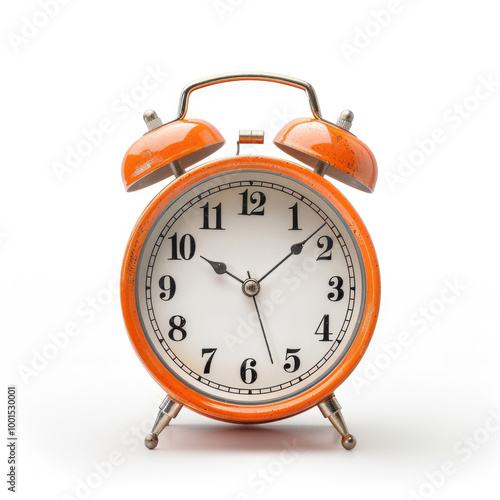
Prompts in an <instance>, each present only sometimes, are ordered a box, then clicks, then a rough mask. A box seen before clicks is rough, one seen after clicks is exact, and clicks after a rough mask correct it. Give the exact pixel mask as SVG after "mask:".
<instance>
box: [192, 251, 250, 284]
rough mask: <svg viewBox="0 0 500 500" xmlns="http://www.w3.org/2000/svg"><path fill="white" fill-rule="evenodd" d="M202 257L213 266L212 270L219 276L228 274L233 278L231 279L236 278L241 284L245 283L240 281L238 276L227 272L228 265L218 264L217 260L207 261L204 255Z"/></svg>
mask: <svg viewBox="0 0 500 500" xmlns="http://www.w3.org/2000/svg"><path fill="white" fill-rule="evenodd" d="M200 257H201V258H202V259H203V260H206V261H207V262H208V263H209V264H210V265H211V266H212V269H213V270H214V271H215V272H216V273H217V274H227V275H228V276H231V278H234V279H235V280H236V281H239V282H240V283H243V280H240V278H238V277H237V276H235V275H234V274H231V273H230V272H229V271H228V270H227V266H226V264H224V262H216V261H215V260H209V259H207V258H206V257H203V255H200Z"/></svg>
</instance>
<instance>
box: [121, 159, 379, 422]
mask: <svg viewBox="0 0 500 500" xmlns="http://www.w3.org/2000/svg"><path fill="white" fill-rule="evenodd" d="M235 169H247V170H252V169H266V170H270V171H273V172H278V173H283V174H286V175H288V176H290V177H293V178H294V179H297V180H298V181H300V182H302V183H304V184H305V185H307V186H311V187H313V188H314V189H315V190H316V191H317V192H318V193H319V194H321V195H322V196H323V197H324V198H326V199H327V200H328V201H329V202H330V203H331V204H332V205H333V206H334V207H335V208H336V209H337V210H338V212H339V213H340V214H341V216H342V217H343V218H344V219H345V220H346V222H347V224H348V226H349V227H350V229H351V230H352V233H353V235H354V238H355V239H356V241H357V244H358V246H359V249H360V252H361V256H362V259H363V263H364V267H365V274H366V306H365V310H364V314H363V318H362V320H361V322H360V326H359V330H358V333H357V336H356V338H355V340H354V342H353V344H352V346H351V348H350V349H349V351H348V352H347V354H346V356H345V357H344V359H343V360H342V362H341V363H340V364H339V366H337V367H336V368H335V370H333V371H332V372H331V373H330V374H329V375H328V376H327V377H326V378H324V379H323V380H322V381H320V382H319V383H318V384H317V385H315V386H314V387H312V388H310V389H308V390H306V391H304V392H302V393H301V394H299V395H296V396H293V397H291V398H289V399H287V400H285V401H281V402H275V403H272V404H266V405H256V406H254V405H251V406H244V405H237V404H229V403H224V402H221V401H218V400H215V399H212V398H210V397H209V396H206V395H203V394H199V393H197V392H195V391H194V390H193V389H191V388H190V387H188V386H186V385H185V384H183V383H182V382H180V381H179V380H178V379H176V378H175V377H174V376H173V375H172V374H171V373H170V372H169V371H168V370H167V369H166V368H165V366H164V365H163V364H162V363H161V361H160V360H159V359H158V358H157V357H156V355H155V353H154V351H153V350H152V349H151V347H150V345H149V343H148V341H147V339H146V337H145V335H144V333H143V330H142V328H141V324H140V319H139V315H138V312H137V306H136V300H135V297H136V294H135V279H136V272H137V264H138V260H139V256H140V253H141V249H142V247H143V245H144V243H145V239H146V237H147V234H148V231H149V230H150V229H151V228H152V226H153V225H154V223H155V222H156V220H157V219H158V217H159V216H160V215H161V213H162V211H163V210H164V209H165V207H166V206H167V205H168V204H169V203H170V202H171V201H172V200H174V199H175V198H176V197H177V196H178V195H179V194H181V193H182V192H183V191H184V190H186V189H188V188H189V187H191V186H193V185H194V184H196V183H198V182H200V181H203V180H204V179H206V178H207V177H209V176H212V175H215V174H219V173H224V172H228V171H231V170H235ZM121 301H122V308H123V314H124V318H125V323H126V326H127V329H128V332H129V336H130V339H131V342H132V344H133V346H134V348H135V350H136V352H137V354H138V356H139V358H140V359H141V360H142V362H143V363H144V365H145V367H146V368H147V370H148V371H149V373H150V374H151V375H152V377H153V378H154V379H155V380H156V381H157V382H158V383H159V384H160V385H161V386H162V387H163V389H164V390H165V391H166V392H167V393H168V394H169V396H170V397H171V398H172V399H174V400H175V401H178V402H179V403H182V404H184V405H186V406H188V407H189V408H191V409H192V410H194V411H196V412H198V413H201V414H203V415H207V416H209V417H212V418H215V419H218V420H223V421H226V422H233V423H262V422H268V421H273V420H279V419H283V418H286V417H289V416H292V415H295V414H297V413H300V412H302V411H305V410H307V409H309V408H311V407H312V406H314V405H317V404H318V403H320V402H321V401H324V400H325V399H327V398H329V397H330V396H331V395H332V393H333V392H334V390H335V389H336V388H337V387H338V386H339V385H340V384H341V383H342V382H343V381H344V380H345V379H346V378H347V377H348V376H349V374H350V373H351V372H352V371H353V370H354V368H355V367H356V365H357V364H358V362H359V361H360V359H361V357H362V356H363V354H364V353H365V351H366V349H367V347H368V344H369V342H370V339H371V337H372V334H373V330H374V328H375V324H376V321H377V316H378V310H379V304H380V277H379V268H378V262H377V257H376V254H375V250H374V248H373V243H372V241H371V239H370V236H369V234H368V231H367V230H366V227H365V226H364V224H363V222H362V221H361V219H360V217H359V215H358V214H357V213H356V211H355V210H354V208H353V207H352V206H351V205H350V203H349V202H348V201H347V200H346V199H345V198H344V196H342V194H341V193H340V192H339V191H338V190H337V189H336V188H335V187H334V186H332V185H331V183H330V182H328V181H327V180H326V179H324V178H322V177H321V176H319V175H318V174H316V173H314V172H312V171H310V170H309V169H306V168H304V167H301V166H299V165H296V164H294V163H290V162H287V161H284V160H280V159H276V158H266V157H254V156H249V157H232V158H226V159H222V160H218V161H214V162H212V163H207V164H205V165H201V166H199V167H196V168H194V169H192V170H191V171H189V172H187V173H186V174H185V175H183V176H181V177H179V178H177V179H175V180H174V181H173V182H172V183H171V184H169V185H168V186H167V187H166V188H165V189H164V190H163V191H161V192H160V193H159V194H158V196H156V198H154V200H153V201H152V202H151V203H150V205H149V206H148V207H147V208H146V210H145V211H144V213H143V214H142V215H141V217H140V218H139V220H138V222H137V224H136V226H135V228H134V230H133V232H132V235H131V237H130V240H129V243H128V247H127V250H126V253H125V258H124V262H123V267H122V275H121Z"/></svg>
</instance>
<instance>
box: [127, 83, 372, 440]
mask: <svg viewBox="0 0 500 500" xmlns="http://www.w3.org/2000/svg"><path fill="white" fill-rule="evenodd" d="M237 80H260V81H266V82H274V83H279V84H285V85H290V86H293V87H297V88H300V89H303V90H304V91H305V92H306V93H307V95H308V98H309V103H310V106H311V110H312V114H313V117H312V118H298V119H295V120H293V121H291V122H290V123H288V124H287V125H285V126H284V127H283V128H282V129H281V130H280V131H279V132H278V134H277V136H276V137H275V139H274V141H273V142H274V144H275V145H276V146H277V147H278V148H280V149H281V150H282V151H284V152H285V153H288V154H289V155H290V156H292V157H293V158H295V159H296V160H298V161H299V162H300V164H298V163H293V162H290V161H284V160H282V159H278V158H271V157H265V156H243V155H242V156H240V155H239V149H240V148H239V144H240V143H241V144H244V143H253V144H258V143H262V142H263V139H264V137H263V135H264V134H263V132H262V131H255V130H253V131H252V130H247V131H240V140H239V142H238V154H237V155H236V156H232V157H229V158H224V159H219V160H216V161H213V162H209V163H204V164H201V165H195V164H197V163H199V162H200V161H201V160H203V159H204V158H206V157H207V156H209V155H210V154H212V153H214V152H215V151H217V150H218V149H219V148H220V147H222V146H223V145H224V143H225V141H224V139H223V137H222V135H221V134H220V132H219V131H218V130H217V129H216V128H215V127H214V126H213V125H211V124H210V123H207V122H206V121H203V120H198V119H186V118H185V116H186V113H187V108H188V102H189V96H190V94H191V93H192V92H193V91H194V90H197V89H200V88H203V87H206V86H209V85H214V84H220V83H224V82H231V81H237ZM144 119H145V121H146V124H147V126H148V129H149V131H148V132H147V133H146V134H145V135H144V136H143V137H141V138H140V139H139V140H138V141H137V142H136V143H135V144H133V145H132V147H131V148H130V149H129V150H128V152H127V153H126V155H125V158H124V160H123V166H122V174H123V182H124V185H125V188H126V190H127V191H135V190H138V189H142V188H144V187H147V186H149V185H151V184H153V183H156V182H159V181H162V180H164V179H167V178H169V177H172V176H174V177H175V178H173V179H172V180H171V181H170V182H169V183H168V184H167V186H166V187H165V188H164V189H163V190H162V191H161V192H160V193H159V194H158V195H157V196H156V197H155V198H154V199H153V201H152V202H151V203H150V204H149V206H148V207H147V208H146V210H145V211H144V213H143V214H142V215H141V217H140V218H139V220H138V222H137V224H136V226H135V228H134V230H133V231H132V235H131V237H130V240H129V243H128V246H127V250H126V253H125V258H124V262H123V268H122V275H121V302H122V308H123V314H124V318H125V323H126V326H127V329H128V333H129V336H130V339H131V341H132V344H133V346H134V348H135V350H136V352H137V354H138V356H139V358H140V359H141V361H142V362H143V364H144V365H145V367H146V369H147V370H148V371H149V373H150V374H151V376H152V377H153V378H154V379H155V380H156V381H157V382H158V383H159V384H160V386H161V387H162V388H163V389H164V390H165V391H166V393H167V397H166V398H165V400H164V401H163V403H162V404H161V405H160V412H159V414H158V418H157V420H156V422H155V424H154V426H153V429H152V432H151V434H150V435H149V436H147V437H146V439H145V444H146V446H147V447H148V448H150V449H153V448H155V447H156V445H157V444H158V435H159V434H160V432H161V431H162V430H163V429H164V428H165V427H166V426H167V425H168V424H169V423H170V421H171V419H172V418H174V417H176V416H177V414H178V412H179V410H180V409H181V408H182V407H183V406H186V407H188V408H190V409H191V410H193V411H195V412H198V413H200V414H202V415H206V416H208V417H212V418H214V419H218V420H222V421H225V422H232V423H264V422H271V421H275V420H279V419H283V418H286V417H290V416H292V415H296V414H298V413H300V412H303V411H305V410H308V409H309V408H312V407H313V406H318V407H319V409H320V410H321V412H322V413H323V415H324V416H325V417H327V418H329V420H330V421H331V422H332V424H333V425H334V426H335V428H336V429H337V430H338V431H339V433H340V434H341V436H342V445H343V446H344V448H346V449H352V448H353V447H354V446H355V445H356V440H355V438H354V437H353V436H352V435H351V434H350V433H349V431H348V429H347V426H346V424H345V422H344V419H343V416H342V413H341V407H340V405H339V403H338V401H337V399H336V398H335V396H334V391H335V389H336V388H337V387H338V386H339V385H340V384H341V383H342V382H343V381H344V380H345V379H346V378H347V377H348V376H349V374H350V373H351V372H352V371H353V370H354V368H355V367H356V365H357V364H358V362H359V361H360V359H361V357H362V356H363V354H364V352H365V351H366V349H367V347H368V344H369V342H370V339H371V337H372V334H373V331H374V328H375V324H376V321H377V315H378V310H379V303H380V277H379V269H378V263H377V257H376V254H375V250H374V248H373V243H372V241H371V239H370V236H369V234H368V231H367V230H366V227H365V225H364V224H363V222H362V221H361V219H360V217H359V215H358V214H357V213H356V211H355V210H354V208H353V207H352V206H351V205H350V204H349V202H348V201H347V200H346V199H345V198H344V196H343V195H342V194H341V193H340V192H339V191H338V190H337V188H336V187H334V186H333V185H332V184H331V182H330V181H329V180H328V179H327V177H330V178H333V179H335V180H338V181H341V182H343V183H346V184H348V185H350V186H352V187H354V188H357V189H360V190H362V191H365V192H372V191H373V189H374V186H375V183H376V179H377V164H376V161H375V158H374V156H373V154H372V152H371V151H370V150H369V149H368V147H367V146H366V145H365V144H364V143H362V142H361V141H360V140H359V139H357V138H356V137H355V136H354V135H353V134H352V133H350V132H349V129H350V127H351V124H352V120H353V114H352V112H350V111H344V112H343V113H342V114H341V115H340V118H339V119H338V120H337V122H336V124H333V123H331V122H328V121H326V120H324V119H323V118H322V117H321V112H320V108H319V104H318V101H317V97H316V94H315V91H314V89H313V87H312V86H311V85H310V84H308V83H307V82H304V81H302V80H297V79H295V78H290V77H286V76H281V75H274V74H267V73H253V74H252V73H248V74H229V75H222V76H217V77H213V78H209V79H204V80H200V81H197V82H194V83H192V84H190V85H189V86H187V87H186V88H185V89H184V91H183V92H182V94H181V100H180V106H179V116H178V117H177V119H175V120H174V121H171V122H169V123H166V124H163V123H162V121H161V120H160V118H158V116H157V114H156V113H155V112H154V111H151V110H150V111H146V113H145V114H144Z"/></svg>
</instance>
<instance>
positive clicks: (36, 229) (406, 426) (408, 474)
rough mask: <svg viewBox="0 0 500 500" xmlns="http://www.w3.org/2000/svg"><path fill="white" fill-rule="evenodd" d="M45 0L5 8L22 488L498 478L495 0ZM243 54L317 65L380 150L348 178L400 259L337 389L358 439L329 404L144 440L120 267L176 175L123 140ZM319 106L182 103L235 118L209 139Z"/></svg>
mask: <svg viewBox="0 0 500 500" xmlns="http://www.w3.org/2000/svg"><path fill="white" fill-rule="evenodd" d="M59 1H60V2H61V0H59ZM42 3H43V1H42V0H40V1H35V0H29V1H27V0H24V1H22V2H9V3H8V5H5V6H4V7H3V12H2V16H1V21H0V23H1V31H2V44H1V47H0V51H1V58H2V59H1V60H2V79H1V86H2V91H1V110H2V122H1V126H2V133H1V137H2V167H1V168H2V182H1V186H0V189H1V194H0V203H1V211H0V235H1V238H0V262H1V264H0V265H1V283H2V287H1V298H0V300H1V304H2V314H1V321H2V326H1V334H2V349H1V351H2V386H3V387H2V394H3V396H2V398H3V401H2V406H1V407H2V408H3V410H2V412H1V413H2V421H1V422H2V424H1V425H2V432H1V433H0V434H1V435H2V436H5V434H6V420H5V413H6V392H7V385H8V384H15V385H17V391H18V400H19V403H18V415H19V417H18V435H19V441H18V449H17V452H18V484H17V490H18V493H17V494H18V497H19V498H23V499H28V498H35V497H36V498H40V499H49V498H50V499H68V498H118V496H120V498H138V497H139V495H140V496H141V498H148V497H152V495H159V496H166V495H171V496H172V498H174V496H175V498H200V497H203V498H206V499H224V500H233V499H238V498H239V499H243V498H257V499H260V498H273V499H274V498H282V499H288V498H301V497H304V496H306V495H307V496H308V497H311V498H312V497H318V496H320V495H329V496H335V497H338V498H367V497H368V496H369V497H370V498H372V499H384V500H387V499H407V498H413V499H414V498H442V499H454V500H455V499H466V498H471V497H475V498H480V497H488V498H493V497H497V496H498V495H499V491H500V483H499V475H498V469H499V465H500V459H499V451H500V432H499V430H500V422H499V420H500V417H499V416H498V414H499V406H500V394H499V390H498V381H499V378H500V367H499V363H498V351H499V348H500V342H499V329H498V324H497V318H498V308H499V305H498V301H499V293H498V279H499V266H498V222H497V217H498V203H497V199H498V183H499V181H500V176H499V174H498V168H499V164H498V163H499V161H498V147H497V144H498V137H499V126H498V120H499V118H498V117H499V115H500V113H499V112H500V99H499V94H500V83H499V82H500V68H499V67H498V66H499V65H498V47H499V44H500V32H499V30H498V11H497V12H495V10H494V8H495V4H494V3H493V2H491V1H489V0H476V1H474V2H472V1H464V2H453V1H451V0H445V1H440V2H431V1H430V0H420V1H417V0H414V1H409V0H401V1H400V2H398V1H397V0H392V1H390V0H377V1H363V2H360V1H358V2H339V1H332V0H329V1H319V0H309V1H308V2H298V1H295V0H294V1H290V0H288V1H272V2H271V1H265V0H253V1H250V0H221V1H219V2H214V1H213V0H205V1H201V0H200V1H191V2H189V1H185V2H181V1H178V2H165V1H159V0H157V1H153V0H142V1H141V2H119V1H117V0H114V1H107V2H98V1H97V0H88V1H86V2H83V1H77V0H73V1H67V2H66V4H65V5H62V2H61V3H58V2H56V3H54V1H49V0H46V4H47V5H48V6H47V7H45V9H46V10H48V11H50V17H49V16H48V15H46V14H43V12H44V11H43V9H42V7H41V4H42ZM54 5H55V7H54ZM33 23H34V24H33ZM366 33H368V35H367V34H366ZM245 70H250V71H270V72H276V73H283V74H288V75H292V76H295V77H298V78H302V79H305V80H307V81H309V82H311V83H312V84H313V85H314V86H315V88H316V91H317V93H318V97H319V100H320V104H321V107H322V111H323V115H324V116H325V118H327V119H330V120H335V119H336V117H337V115H338V113H339V112H340V111H341V110H342V109H344V108H350V109H352V110H353V111H354V113H355V115H356V119H355V122H354V126H353V129H352V131H353V132H354V133H355V134H356V135H357V136H358V137H359V138H360V139H361V140H363V141H364V142H366V143H367V144H368V146H369V147H371V149H372V150H373V152H374V154H375V156H376V158H377V160H378V163H379V168H380V175H379V182H378V185H377V188H376V190H375V193H374V194H373V195H367V194H365V193H361V192H357V191H355V190H354V189H352V188H349V187H346V186H342V185H338V184H337V186H338V187H340V189H341V190H342V192H343V193H344V194H345V195H346V196H347V198H348V199H349V200H350V201H351V202H352V203H353V204H354V206H355V207H356V208H357V210H358V211H359V213H360V214H361V216H362V217H363V219H364V221H365V223H366V224H367V226H368V228H369V230H370V233H371V235H372V238H373V240H374V242H375V245H376V248H377V251H378V256H379V260H380V266H381V272H382V280H383V296H382V308H381V315H380V320H379V323H378V326H377V329H376V332H375V336H374V339H373V342H372V344H371V346H370V348H369V350H368V352H367V354H366V357H365V358H364V359H363V361H362V363H361V364H360V365H359V366H358V368H357V370H356V371H355V374H354V377H353V378H352V379H351V380H348V381H347V382H346V383H345V384H344V385H343V386H342V387H340V388H339V389H338V391H337V396H338V398H339V400H340V402H341V404H342V405H343V407H344V416H345V418H346V420H347V423H348V425H349V427H350V429H351V430H352V432H353V434H355V435H356V436H357V438H358V446H357V448H356V449H355V450H354V451H353V452H346V451H344V450H343V449H342V448H341V446H340V443H339V439H338V435H337V434H336V432H335V430H334V429H333V427H331V425H330V424H329V423H328V422H327V421H325V420H324V419H323V417H322V416H321V415H320V413H319V411H318V410H316V409H314V408H313V409H311V410H310V411H308V412H306V413H305V414H302V415H300V416H298V417H295V418H292V419H289V420H286V421H283V422H281V423H275V424H271V425H265V426H262V427H255V426H254V427H250V428H249V427H238V426H233V425H230V424H222V423H218V422H215V421H212V420H209V419H207V418H204V417H202V416H199V415H197V414H194V413H193V412H191V411H189V410H188V409H184V410H182V412H181V413H180V415H179V417H178V418H177V420H175V421H174V422H173V423H172V426H171V427H170V428H169V429H167V431H168V432H165V433H164V434H163V435H162V436H161V442H160V446H159V448H158V449H157V450H156V451H154V452H150V451H148V450H146V449H145V448H143V446H142V444H141V441H142V438H143V436H144V435H145V434H146V433H147V432H148V431H149V426H150V424H151V419H152V416H153V415H154V414H156V408H157V405H158V404H159V403H160V401H161V400H162V398H163V394H162V391H161V389H160V388H159V387H158V386H157V385H156V383H155V382H154V381H153V380H152V379H151V378H150V377H149V375H148V374H147V373H146V371H145V370H144V369H143V368H142V366H141V363H140V362H139V360H138V358H137V357H136V355H135V354H134V352H133V349H132V347H131V346H130V344H129V341H128V338H127V334H126V332H125V328H124V325H123V321H122V318H121V310H120V305H119V299H118V294H117V288H116V287H117V279H116V276H117V273H118V272H119V269H120V265H121V259H122V255H123V252H124V249H125V245H126V242H127V238H128V235H129V234H130V231H131V230H132V227H133V225H134V223H135V220H136V219H137V218H138V217H139V215H140V213H141V211H142V210H143V208H144V207H145V206H146V204H147V203H148V202H149V200H150V199H151V198H152V197H153V196H154V195H155V194H156V193H157V192H158V191H159V190H160V189H161V187H162V186H163V185H164V183H162V185H155V186H153V187H151V188H148V189H145V190H144V191H140V192H137V193H131V194H127V193H125V191H124V189H123V186H122V183H121V178H120V166H121V161H122V158H123V155H124V153H125V151H126V150H127V149H128V147H129V146H130V145H131V144H132V143H133V142H134V141H135V140H136V139H138V138H139V137H140V136H141V135H142V134H143V133H144V132H145V127H144V124H143V122H142V113H143V111H144V110H145V109H148V108H154V109H155V110H157V112H158V113H159V114H160V116H161V117H162V118H163V119H164V121H169V120H171V119H173V118H174V117H175V114H176V109H177V103H178V98H179V94H180V91H181V89H182V87H183V86H184V85H185V84H187V83H188V82H190V81H192V80H194V79H198V78H201V77H205V76H209V75H212V74H217V73H223V72H229V71H245ZM151 71H153V72H155V74H156V80H153V79H151V78H147V77H146V75H148V72H151ZM145 78H146V80H145ZM484 82H489V83H487V84H485V83H484ZM144 84H146V86H147V87H148V88H147V89H145V87H144ZM309 113H310V111H309V110H308V106H307V100H306V98H305V95H304V94H303V93H302V92H301V91H299V90H296V89H291V88H285V87H282V86H277V85H272V84H265V83H241V84H226V85H221V86H218V87H212V88H210V89H206V90H202V91H199V92H197V93H195V94H194V96H193V98H192V101H191V106H190V110H189V114H188V116H190V117H193V118H194V117H196V118H203V119H206V120H208V121H210V122H212V123H213V124H214V125H215V126H216V127H217V128H218V129H219V130H220V131H221V132H222V133H223V135H224V136H225V137H226V139H227V141H228V142H227V146H226V147H225V148H223V149H222V150H221V151H220V152H218V153H217V154H216V156H217V155H218V156H228V155H232V154H234V149H235V140H236V137H237V131H238V129H250V128H261V129H266V130H267V131H268V134H267V145H266V146H264V147H263V148H260V149H259V151H262V152H264V153H266V154H270V155H277V154H278V153H277V150H276V148H274V147H273V146H272V138H273V136H272V134H273V132H276V131H277V129H278V128H279V127H281V126H282V125H283V124H284V123H286V122H287V121H288V120H291V119H292V118H294V117H298V116H309ZM103 120H104V122H103ZM103 124H104V128H105V132H104V133H101V134H97V133H95V129H96V128H98V127H102V126H103ZM92 131H94V135H92ZM86 134H87V135H89V134H90V135H91V136H92V137H93V140H94V142H95V144H90V147H89V144H87V149H85V144H84V142H85V141H86V140H87V139H86ZM436 138H437V140H436ZM82 144H83V146H82ZM419 144H420V146H419ZM78 147H80V149H82V148H83V149H82V150H84V151H85V157H83V158H81V159H80V161H79V162H77V161H73V164H72V165H71V166H69V167H68V169H67V171H64V170H63V171H62V172H63V173H62V174H61V165H62V164H64V163H66V161H67V155H68V154H69V153H68V151H69V150H70V149H75V148H78ZM419 151H420V152H419ZM422 151H424V152H422ZM213 158H214V157H213ZM405 162H406V163H405ZM92 304H94V305H93V306H92ZM91 311H93V312H91ZM72 328H73V330H72ZM65 331H66V333H64V332H65ZM68 332H69V333H71V336H69V335H68ZM402 340H403V341H404V342H403V344H401V341H402ZM57 344H59V347H58V346H57ZM495 415H496V417H495ZM287 446H291V447H293V446H295V452H293V453H291V452H286V451H285V450H286V449H287ZM2 448H3V449H4V451H3V452H2V453H1V454H0V460H1V461H2V463H3V464H5V465H4V466H3V468H2V470H3V471H5V472H6V469H7V448H6V447H4V446H2ZM443 468H444V470H445V472H438V471H442V470H443ZM2 477H4V480H2V485H1V488H2V490H4V491H6V489H7V483H6V482H5V478H6V476H4V475H2Z"/></svg>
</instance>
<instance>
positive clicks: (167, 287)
mask: <svg viewBox="0 0 500 500" xmlns="http://www.w3.org/2000/svg"><path fill="white" fill-rule="evenodd" d="M158 286H159V287H160V288H161V289H162V290H163V292H161V293H160V299H161V300H165V301H167V300H170V299H171V298H172V297H173V296H174V295H175V280H174V278H172V276H169V275H168V274H167V275H166V276H162V277H161V278H160V281H159V282H158ZM165 292H167V293H165Z"/></svg>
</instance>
